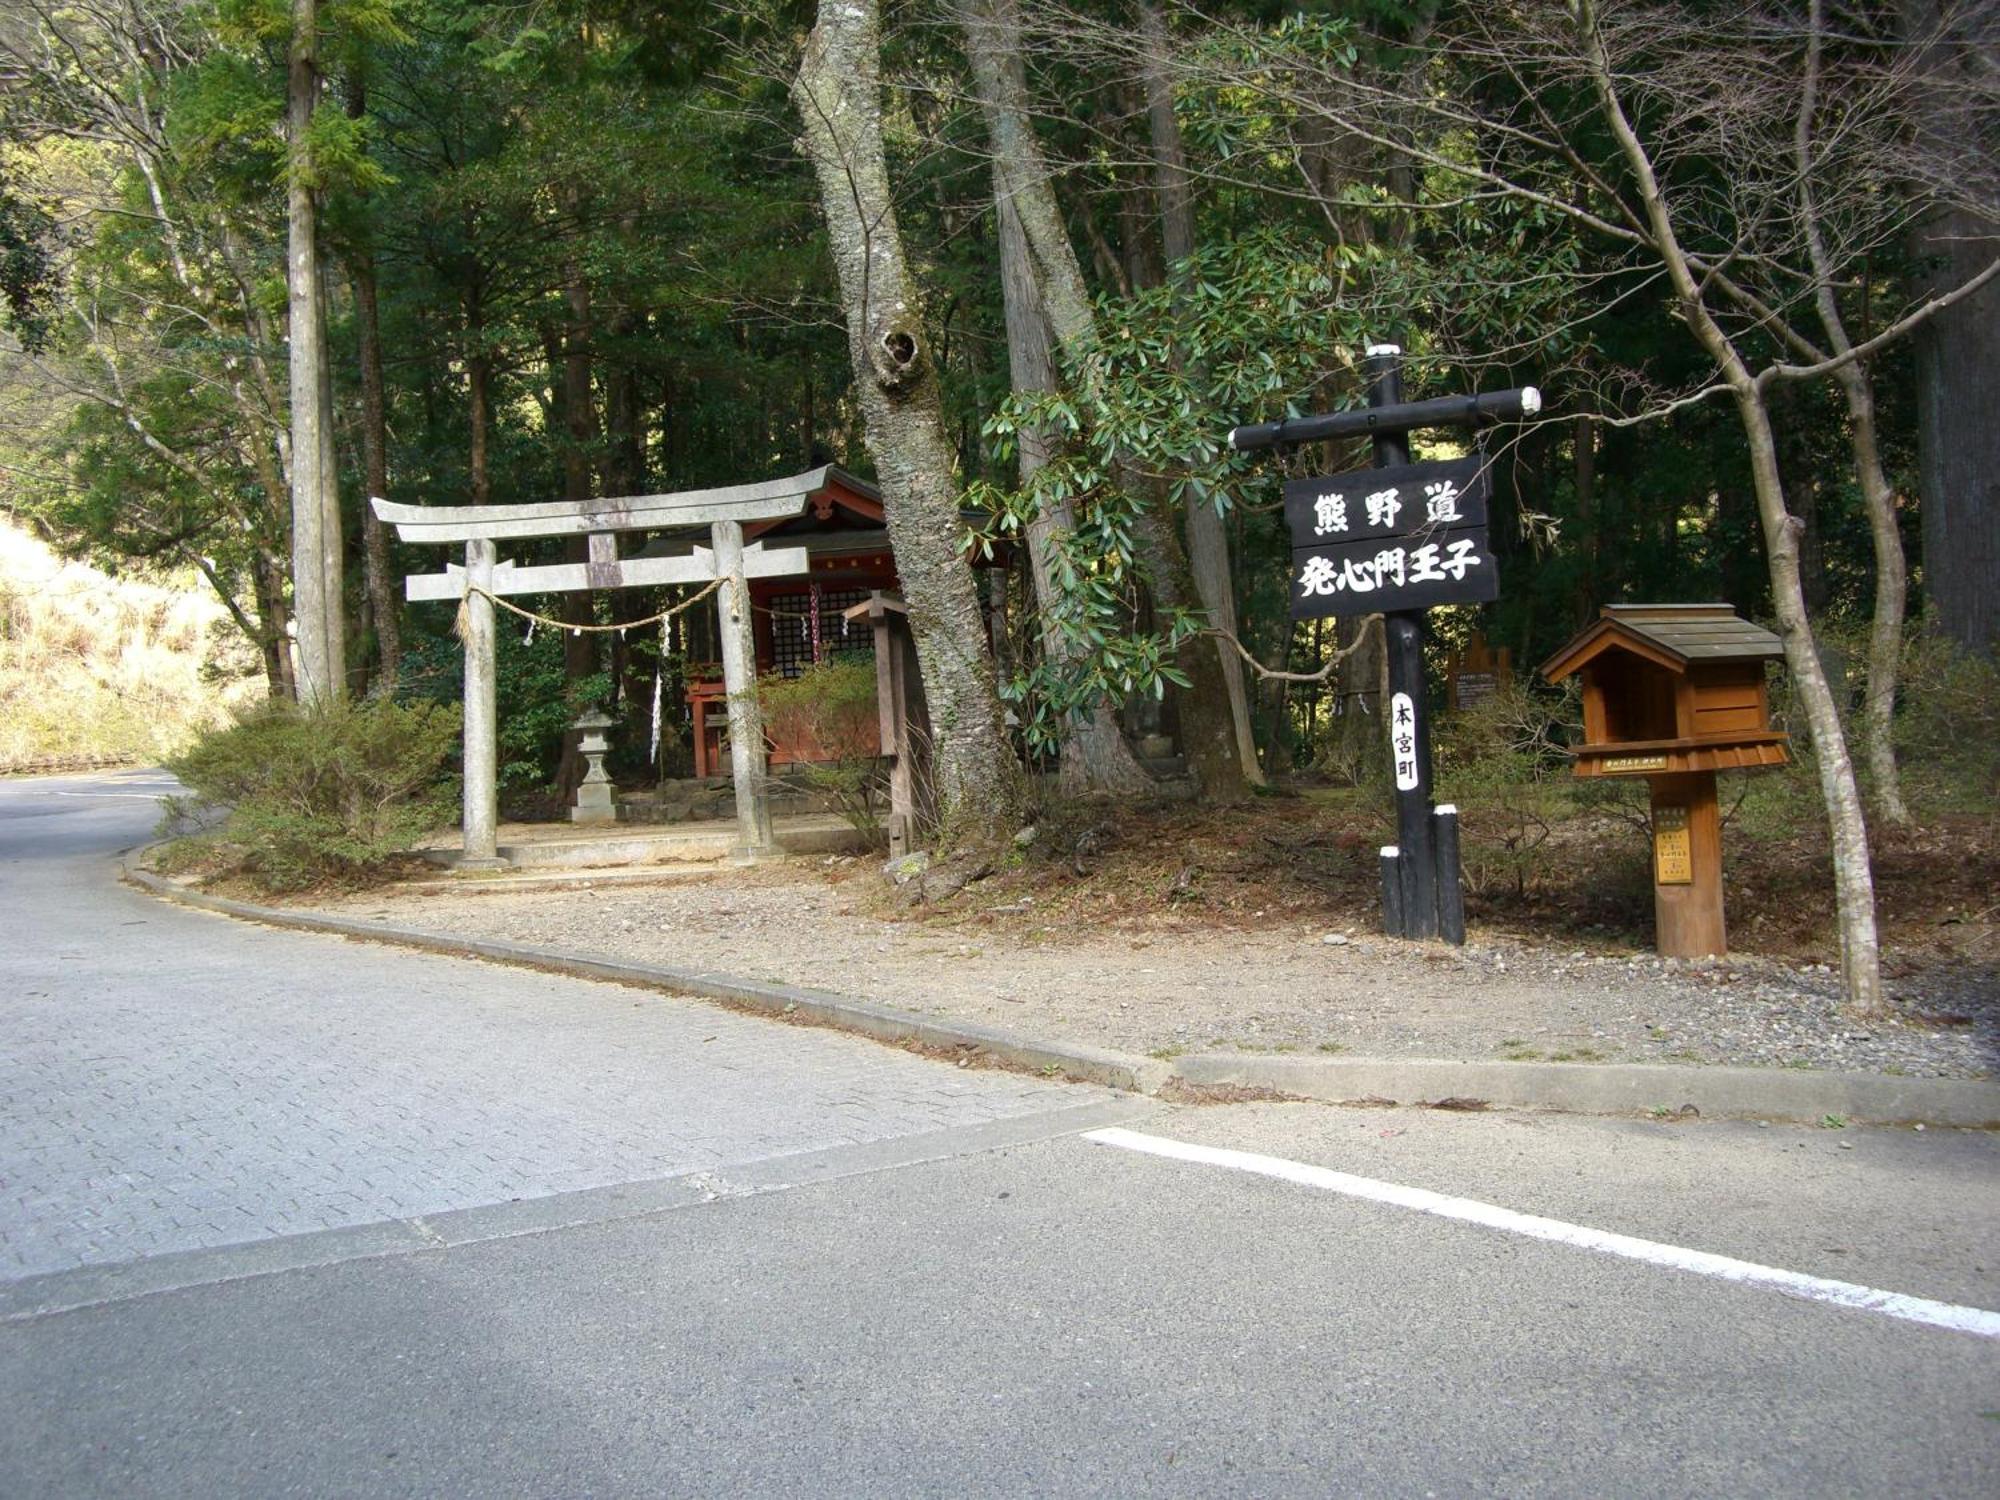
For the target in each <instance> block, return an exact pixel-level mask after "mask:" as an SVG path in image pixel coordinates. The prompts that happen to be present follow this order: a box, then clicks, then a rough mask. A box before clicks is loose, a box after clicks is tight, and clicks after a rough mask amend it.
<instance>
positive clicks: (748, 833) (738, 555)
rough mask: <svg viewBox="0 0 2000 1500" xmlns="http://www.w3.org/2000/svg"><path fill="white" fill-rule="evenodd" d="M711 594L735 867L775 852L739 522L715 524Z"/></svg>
mask: <svg viewBox="0 0 2000 1500" xmlns="http://www.w3.org/2000/svg"><path fill="white" fill-rule="evenodd" d="M710 535H711V537H712V539H713V541H714V544H715V574H716V577H718V578H720V579H721V580H722V587H721V588H719V589H717V590H716V591H715V600H716V605H715V607H716V610H717V611H718V613H719V614H720V615H721V617H722V619H721V623H722V628H721V630H720V631H718V632H717V634H718V635H719V636H720V637H721V640H722V687H723V690H724V691H725V692H726V693H727V694H728V695H729V770H730V773H731V775H733V776H734V777H735V780H736V830H737V834H738V839H737V843H736V847H735V848H733V849H732V850H730V853H731V854H732V855H733V856H734V857H735V858H736V859H737V860H739V861H741V862H745V863H747V862H749V861H750V860H753V859H756V858H757V857H758V856H759V855H763V854H769V853H770V852H771V851H772V850H773V849H774V848H776V847H777V845H776V841H775V840H774V839H773V838H772V835H771V799H770V798H769V796H768V795H766V792H765V785H764V782H765V776H764V772H765V760H764V715H763V712H762V711H761V710H760V709H759V707H758V705H757V638H756V635H755V634H754V631H753V628H752V625H751V621H750V586H749V584H748V583H747V582H746V581H745V579H744V576H743V523H742V522H740V521H717V522H715V523H714V524H713V525H712V526H711V527H710Z"/></svg>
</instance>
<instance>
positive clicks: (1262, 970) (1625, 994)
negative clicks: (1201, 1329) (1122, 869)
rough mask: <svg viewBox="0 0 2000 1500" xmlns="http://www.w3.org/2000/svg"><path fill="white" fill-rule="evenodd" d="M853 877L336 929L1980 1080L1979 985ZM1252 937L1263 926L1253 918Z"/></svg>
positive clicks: (1453, 1039)
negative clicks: (905, 885) (1865, 992)
mask: <svg viewBox="0 0 2000 1500" xmlns="http://www.w3.org/2000/svg"><path fill="white" fill-rule="evenodd" d="M881 890H882V887H881V885H880V883H879V882H877V881H876V880H875V879H873V878H872V875H869V876H859V875H857V876H856V878H852V879H848V880H845V881H837V880H834V879H830V878H828V875H827V873H826V872H824V871H823V870H820V869H816V868H815V867H813V866H809V865H801V864H799V863H797V862H787V863H785V864H782V865H778V866H770V867H761V868H758V869H753V870H744V871H730V872H727V873H718V874H715V875H712V876H703V877H699V878H692V879H690V878H682V879H678V880H671V881H660V882H658V883H649V884H644V885H605V884H599V885H585V886H578V887H575V888H571V889H565V890H555V891H550V890H543V891H534V892H526V891H515V892H510V891H490V890H489V891H467V892H464V893H461V892H458V891H444V892H436V891H401V890H396V889H393V888H392V889H391V890H389V891H386V892H385V891H375V892H369V893H366V894H363V895H359V896H354V897H350V898H343V899H337V900H328V901H322V902H320V903H318V907H319V909H321V910H326V911H337V912H339V913H341V914H342V915H346V916H350V917H363V918H372V919H376V920H384V921H393V922H398V923H405V924H408V925H411V926H417V927H422V928H425V929H428V930H431V931H440V932H451V933H458V934H464V935H469V936H479V937H497V938H505V939H508V940H511V941H514V942H520V943H530V944H534V945H537V946H541V947H551V948H560V949H564V950H567V951H571V952H576V953H587V954H593V955H600V956H608V957H612V958H616V959H619V960H623V961H626V962H640V963H645V962H652V963H664V964H673V965H679V966H699V967H703V968H712V969H715V970H717V971H720V972H722V973H726V974H729V975H731V976H733V977H736V978H742V979H759V980H775V981H779V982H782V983H787V984H799V985H810V986H815V987H818V988H821V989H829V990H835V991H838V992H840V993H843V994H848V995H854V996H860V997H864V998H867V999H872V1000H877V1001H881V1002H884V1003H887V1004H892V1005H896V1006H900V1007H902V1008H904V1009H907V1010H914V1011H921V1012H925V1013H928V1014H931V1015H937V1016H946V1017H952V1018H956V1019H960V1020H968V1021H977V1022H981V1023H984V1024H988V1025H994V1026H1001V1027H1005V1028H1007V1029H1008V1030H1010V1031H1015V1032H1019V1033H1022V1034H1025V1035H1030V1036H1038V1037H1044V1038H1064V1039H1068V1040H1073V1041H1080V1042H1088V1043H1093V1044H1096V1045H1098V1046H1104V1047H1112V1048H1117V1049H1119V1050H1121V1051H1127V1052H1138V1053H1151V1054H1154V1055H1157V1056H1171V1055H1175V1054H1177V1053H1180V1052H1193V1051H1212V1050H1215V1049H1217V1048H1231V1047H1234V1048H1241V1049H1243V1050H1246V1051H1252V1052H1286V1051H1289V1052H1300V1053H1312V1052H1316V1051H1318V1052H1328V1053H1346V1054H1352V1055H1357V1056H1379V1057H1443V1058H1466V1059H1480V1058H1515V1059H1522V1060H1528V1059H1534V1058H1547V1059H1552V1060H1556V1061H1578V1062H1600V1061H1617V1062H1677V1063H1731V1064H1745V1065H1758V1066H1767V1067H1796V1068H1828V1069H1842V1070H1851V1071H1874V1072H1885V1073H1901V1074H1907V1075H1910V1076H1929V1077H1956V1078H1981V1077H1991V1076H1994V1075H1995V1073H1996V1071H2000V984H1996V975H1995V969H1994V966H1992V965H1991V964H1978V965H1975V964H1972V963H1965V962H1960V963H1943V962H1940V963H1935V964H1933V965H1931V966H1930V967H1929V968H1928V969H1926V970H1924V971H1922V972H1920V973H1915V974H1910V975H1906V976H1904V977H1902V978H1899V979H1896V980H1894V981H1892V983H1891V986H1890V988H1891V993H1892V994H1893V995H1894V996H1895V998H1896V1001H1897V1010H1898V1015H1897V1016H1896V1017H1895V1018H1893V1019H1891V1020H1889V1021H1886V1022H1883V1023H1879V1024H1875V1025H1870V1026H1867V1027H1861V1026H1856V1025H1854V1024H1852V1023H1850V1022H1846V1021H1843V1020H1841V1019H1840V1018H1839V1016H1838V1015H1837V1014H1836V1012H1835V1000H1836V998H1837V995H1838V987H1839V976H1838V975H1837V974H1835V973H1833V972H1832V971H1830V970H1828V969H1826V968H1825V967H1823V966H1821V967H1815V966H1806V967H1804V968H1796V967H1790V966H1787V965H1784V964H1780V963H1775V962H1772V961H1770V960H1766V959H1761V958H1757V957H1753V956H1743V957H1734V956H1733V957H1731V958H1729V959H1725V960H1719V961H1708V962H1696V963H1691V964H1679V963H1676V962H1675V961H1674V960H1671V959H1666V960H1662V959H1659V958H1656V957H1654V956H1652V955H1651V954H1643V953H1634V952H1632V951H1630V950H1612V949H1604V948H1598V949H1591V950H1586V949H1583V948H1574V949H1567V950H1553V949H1550V948H1547V947H1537V946H1530V945H1528V944H1525V943H1522V942H1520V941H1517V940H1514V939H1510V938H1507V937H1505V936H1502V935H1497V934H1494V933H1491V932H1485V931H1478V930H1475V931H1474V932H1473V934H1472V941H1471V942H1470V943H1469V944H1468V945H1467V946H1466V947H1465V948H1463V949H1450V948H1445V947H1442V946H1434V945H1426V946H1421V947H1417V946H1411V945H1406V944H1402V943H1396V942H1391V941H1388V940H1385V939H1383V938H1381V937H1379V936H1376V935H1373V934H1369V933H1365V932H1362V931H1359V930H1355V929H1351V928H1349V929H1334V930H1328V929H1327V928H1325V927H1315V926H1308V925H1304V923H1303V922H1302V920H1301V919H1299V918H1297V917H1294V916H1286V915H1282V914H1278V913H1273V914H1272V916H1271V918H1270V920H1269V922H1268V925H1263V926H1260V927H1258V928H1256V929H1254V930H1250V931H1219V930H1216V929H1215V928H1213V927H1212V926H1204V925H1200V924H1199V923H1197V922H1194V921H1185V922H1184V921H1181V920H1178V918H1177V914H1176V913H1174V912H1172V911H1163V912H1162V913H1161V914H1160V915H1159V916H1158V917H1156V918H1153V919H1150V920H1149V921H1147V922H1146V923H1144V924H1138V925H1134V924H1126V925H1124V926H1122V927H1120V928H1116V929H1110V930H1107V929H1103V928H1080V927H1077V926H1075V925H1074V924H1073V923H1072V924H1071V925H1068V926H1065V927H1062V928H1061V929H1058V928H1057V927H1053V926H1048V925H1038V923H1037V920H1036V914H1035V912H1034V908H1033V901H1032V898H1028V899H1027V900H1025V901H1018V902H1015V903H1011V904H1009V905H1007V906H1004V907H998V908H993V909H984V908H982V907H981V905H980V903H979V900H978V893H979V888H978V887H976V886H975V887H973V888H972V890H971V891H970V892H968V893H967V895H965V896H962V897H960V898H959V902H958V903H957V905H958V906H959V907H960V908H961V909H958V910H954V911H951V912H948V913H937V912H931V913H926V914H924V915H923V916H922V917H921V918H907V917H898V916H895V915H893V914H888V913H887V908H886V903H885V902H884V901H883V900H882V896H881ZM1258 915H1262V914H1261V913H1260V914H1258Z"/></svg>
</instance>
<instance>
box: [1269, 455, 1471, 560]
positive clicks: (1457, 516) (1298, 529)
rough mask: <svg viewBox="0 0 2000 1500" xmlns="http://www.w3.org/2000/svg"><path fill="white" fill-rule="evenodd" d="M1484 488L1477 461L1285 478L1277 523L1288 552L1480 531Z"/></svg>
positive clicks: (1396, 466) (1398, 465)
mask: <svg viewBox="0 0 2000 1500" xmlns="http://www.w3.org/2000/svg"><path fill="white" fill-rule="evenodd" d="M1487 488H1488V484H1487V478H1486V462H1485V460H1484V459H1481V458H1459V459H1453V460H1451V461H1449V462H1447V463H1434V464H1394V465H1390V466H1387V467H1384V468H1380V469H1357V470H1355V471H1354V472H1352V473H1349V474H1330V475H1327V476H1326V477H1324V478H1320V479H1293V480H1289V481H1287V483H1286V485H1285V521H1286V523H1287V524H1288V525H1290V527H1291V529H1292V546H1293V547H1295V548H1302V547H1325V546H1328V545H1330V544H1331V543H1334V542H1358V541H1363V540H1365V539H1367V538H1370V537H1385V536H1388V537H1402V536H1410V535H1413V534H1414V533H1417V532H1422V531H1428V530H1433V529H1436V528H1439V527H1446V526H1460V527H1464V526H1484V525H1485V524H1486V494H1487Z"/></svg>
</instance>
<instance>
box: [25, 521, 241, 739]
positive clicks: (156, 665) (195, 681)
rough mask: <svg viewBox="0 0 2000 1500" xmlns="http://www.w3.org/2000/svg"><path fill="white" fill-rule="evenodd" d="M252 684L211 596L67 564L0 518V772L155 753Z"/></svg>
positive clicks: (224, 709) (224, 713)
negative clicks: (112, 576)
mask: <svg viewBox="0 0 2000 1500" xmlns="http://www.w3.org/2000/svg"><path fill="white" fill-rule="evenodd" d="M262 692H263V677H262V673H261V672H260V671H259V670H258V663H257V660H256V657H255V655H254V653H253V652H252V651H251V650H250V648H249V647H248V646H247V645H246V644H245V643H244V642H243V641H242V639H241V637H240V636H239V635H238V634H237V633H236V631H235V630H234V629H233V627H232V626H231V625H230V623H229V621H228V619H227V617H226V616H225V615H224V614H223V612H222V609H221V606H220V605H218V604H217V603H215V602H214V601H213V600H212V599H210V598H207V597H205V596H204V595H202V594H200V593H197V592H192V591H181V590H175V589H171V588H166V587H162V586H160V585H158V584H152V583H144V582H137V581H132V580H127V579H117V578H110V577H107V576H106V575H105V574H103V573H100V572H98V571H97V570H96V569H94V568H90V567H86V566H84V565H83V564H80V563H65V562H63V561H61V560H60V559H58V558H57V557H55V556H54V554H52V553H51V552H50V551H49V550H48V548H46V547H44V546H43V545H42V544H41V543H40V542H39V541H37V540H36V539H35V538H33V537H32V536H30V535H28V534H27V533H26V532H24V531H22V530H21V529H20V528H19V527H17V526H15V525H14V524H13V523H12V522H11V521H9V520H7V519H6V518H5V517H4V516H0V771H21V770H30V769H57V768H61V767H64V766H70V765H89V764H106V763H115V762H150V761H154V760H157V759H159V758H160V757H161V756H163V755H168V754H171V753H173V752H175V751H177V750H181V749H183V748H185V747H186V746H187V744H188V743H189V742H190V741H191V740H192V739H193V738H194V736H195V735H196V734H198V733H199V732H200V731H201V730H203V729H205V728H207V727H209V726H211V725H213V724H215V723H218V722H220V721H222V720H224V719H226V718H227V717H228V715H229V712H230V710H231V708H233V707H237V706H240V705H241V704H243V703H245V702H246V701H250V700H253V699H255V698H256V697H258V696H261V694H262Z"/></svg>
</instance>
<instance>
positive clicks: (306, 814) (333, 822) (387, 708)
mask: <svg viewBox="0 0 2000 1500" xmlns="http://www.w3.org/2000/svg"><path fill="white" fill-rule="evenodd" d="M458 731H459V710H458V708H457V706H456V705H446V704H437V703H425V702H417V703H397V702H394V701H392V700H389V699H370V700H368V701H366V702H363V703H355V704H342V705H339V706H337V707H332V708H320V709H313V710H310V711H306V710H300V709H297V708H294V707H291V706H290V705H285V706H281V707H273V708H270V709H266V710H265V711H263V712H261V713H258V714H256V715H255V716H253V717H250V718H246V719H244V720H242V721H241V722H239V723H237V724H234V725H232V726H230V727H229V728H227V729H222V730H218V731H216V732H214V733H211V734H209V735H207V736H205V737H204V738H203V739H202V740H201V741H200V742H199V743H197V744H196V745H195V747H194V748H193V749H192V750H190V751H188V752H187V753H186V754H185V755H182V756H179V757H176V758H175V759H173V760H170V761H168V763H167V766H168V769H169V770H171V771H172V772H173V773H174V775H176V776H177V777H179V778H180V779H181V781H182V782H183V783H185V784H186V786H187V787H188V789H189V791H190V793H191V794H192V795H191V796H189V797H186V798H183V799H180V801H179V802H178V803H177V804H175V805H174V806H173V808H172V810H171V811H170V813H169V821H170V822H171V823H173V824H175V825H177V826H181V827H187V826H195V827H199V828H202V829H203V831H201V832H199V833H197V834H194V835H192V836H191V838H192V844H193V846H194V847H193V848H192V849H189V850H183V851H181V854H180V856H179V857H180V858H181V859H182V860H183V861H185V860H186V859H187V858H188V857H189V856H190V854H196V855H198V856H199V857H202V858H203V859H204V860H205V862H207V863H209V864H210V865H212V866H218V867H220V868H223V869H227V870H230V871H232V872H234V873H239V874H242V875H244V876H246V877H248V878H249V879H250V880H251V881H253V882H254V883H255V884H257V885H258V886H260V887H262V888H263V889H265V890H271V891H284V890H299V889H302V888H304V887H306V886H311V885H317V884H322V883H329V882H331V883H341V884H359V883H365V882H367V881H369V880H374V879H379V878H381V877H382V876H383V874H384V873H385V872H386V871H387V869H388V868H389V867H390V866H391V865H392V864H393V863H394V861H395V860H396V857H397V856H398V855H401V854H404V853H406V852H407V851H408V850H410V849H411V848H412V847H413V846H414V845H415V844H416V843H417V841H418V840H419V839H421V838H423V837H424V836H425V835H426V834H428V833H430V832H432V831H433V830H435V829H437V828H439V827H442V826H444V825H445V824H447V823H448V822H450V820H451V816H452V805H453V800H454V797H455V795H456V782H455V779H454V778H452V777H450V776H449V775H448V774H447V773H446V770H445V767H446V765H447V763H448V762H449V761H450V759H451V757H452V755H453V754H454V753H455V751H456V750H457V747H458ZM218 816H219V817H220V821H219V822H217V821H216V819H217V818H218Z"/></svg>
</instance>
